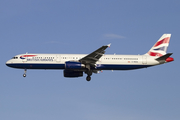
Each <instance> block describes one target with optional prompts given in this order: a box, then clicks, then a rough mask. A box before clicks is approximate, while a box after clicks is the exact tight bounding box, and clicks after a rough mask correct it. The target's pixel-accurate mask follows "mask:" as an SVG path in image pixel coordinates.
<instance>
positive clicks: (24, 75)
mask: <svg viewBox="0 0 180 120" xmlns="http://www.w3.org/2000/svg"><path fill="white" fill-rule="evenodd" d="M26 71H27V70H26V69H24V74H23V77H26Z"/></svg>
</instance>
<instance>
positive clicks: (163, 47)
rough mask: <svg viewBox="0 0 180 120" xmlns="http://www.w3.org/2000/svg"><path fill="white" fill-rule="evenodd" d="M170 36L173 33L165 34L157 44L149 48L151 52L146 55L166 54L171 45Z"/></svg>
mask: <svg viewBox="0 0 180 120" xmlns="http://www.w3.org/2000/svg"><path fill="white" fill-rule="evenodd" d="M170 37H171V34H163V35H162V36H161V38H160V39H159V40H158V41H157V42H156V44H155V45H154V46H153V47H152V48H151V49H150V50H149V52H148V53H146V55H150V56H159V57H161V56H163V55H165V54H166V51H167V48H168V46H169V41H170Z"/></svg>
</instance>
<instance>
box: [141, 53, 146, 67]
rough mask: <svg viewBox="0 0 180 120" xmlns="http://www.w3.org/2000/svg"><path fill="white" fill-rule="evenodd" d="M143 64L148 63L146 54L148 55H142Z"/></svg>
mask: <svg viewBox="0 0 180 120" xmlns="http://www.w3.org/2000/svg"><path fill="white" fill-rule="evenodd" d="M142 64H143V65H146V64H147V56H146V55H143V56H142Z"/></svg>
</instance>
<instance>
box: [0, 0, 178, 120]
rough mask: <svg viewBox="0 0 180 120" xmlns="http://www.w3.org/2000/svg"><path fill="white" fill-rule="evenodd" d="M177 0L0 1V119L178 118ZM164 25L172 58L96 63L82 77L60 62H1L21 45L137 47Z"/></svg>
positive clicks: (35, 48)
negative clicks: (148, 63)
mask: <svg viewBox="0 0 180 120" xmlns="http://www.w3.org/2000/svg"><path fill="white" fill-rule="evenodd" d="M179 6H180V1H179V0H4V1H2V0H1V1H0V41H1V44H0V51H1V52H0V53H1V59H0V119H2V120H60V119H62V120H72V119H73V120H180V102H179V101H180V93H179V91H180V87H179V86H180V73H179V67H180V63H179V62H178V61H179V59H180V56H179V52H180V50H179V48H180V47H179V46H180V36H179V35H180V33H179V32H180V7H179ZM164 33H171V34H172V37H171V41H170V45H169V48H168V52H170V53H171V52H172V53H174V54H173V55H172V57H173V58H174V59H175V61H174V62H171V63H168V64H164V65H159V66H155V67H151V68H147V69H139V70H132V71H114V72H112V71H103V72H102V73H100V74H93V76H92V80H91V81H90V82H87V81H86V75H85V76H84V77H81V78H73V79H69V78H64V77H63V71H62V70H28V71H27V77H26V78H23V76H22V75H23V73H24V70H21V69H13V68H9V67H7V66H6V65H5V62H6V61H7V60H9V59H10V58H11V57H13V56H15V55H17V54H23V53H26V52H28V53H76V54H81V53H82V54H88V53H91V52H93V51H94V50H96V49H97V48H99V47H101V46H102V45H107V44H109V43H111V47H110V48H108V49H106V54H114V53H116V54H145V53H146V52H147V51H148V50H149V49H150V48H151V47H152V46H153V45H154V43H155V42H156V41H157V40H158V39H159V38H160V37H161V36H162V34H164Z"/></svg>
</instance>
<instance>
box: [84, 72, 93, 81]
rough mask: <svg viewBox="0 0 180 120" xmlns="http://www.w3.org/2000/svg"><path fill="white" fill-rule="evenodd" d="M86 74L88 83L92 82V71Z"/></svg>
mask: <svg viewBox="0 0 180 120" xmlns="http://www.w3.org/2000/svg"><path fill="white" fill-rule="evenodd" d="M85 73H86V74H87V77H86V80H87V81H90V80H91V75H92V71H91V70H88V71H86V72H85Z"/></svg>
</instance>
